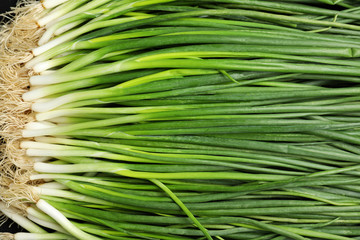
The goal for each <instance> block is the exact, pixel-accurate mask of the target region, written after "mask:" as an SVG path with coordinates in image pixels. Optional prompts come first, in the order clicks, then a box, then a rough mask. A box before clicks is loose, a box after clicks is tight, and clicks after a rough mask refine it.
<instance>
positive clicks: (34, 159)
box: [30, 157, 51, 162]
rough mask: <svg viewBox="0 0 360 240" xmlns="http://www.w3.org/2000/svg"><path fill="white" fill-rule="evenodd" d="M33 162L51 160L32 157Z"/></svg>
mask: <svg viewBox="0 0 360 240" xmlns="http://www.w3.org/2000/svg"><path fill="white" fill-rule="evenodd" d="M30 159H31V160H33V161H34V162H46V161H49V160H50V159H51V158H50V157H31V158H30Z"/></svg>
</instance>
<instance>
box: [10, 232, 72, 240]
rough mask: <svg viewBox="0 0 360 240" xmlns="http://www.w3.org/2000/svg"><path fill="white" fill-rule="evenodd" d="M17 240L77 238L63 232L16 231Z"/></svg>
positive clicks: (70, 239)
mask: <svg viewBox="0 0 360 240" xmlns="http://www.w3.org/2000/svg"><path fill="white" fill-rule="evenodd" d="M14 237H15V240H76V238H73V237H71V236H69V235H66V234H63V233H42V234H41V233H15V235H14Z"/></svg>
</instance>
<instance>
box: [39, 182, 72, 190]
mask: <svg viewBox="0 0 360 240" xmlns="http://www.w3.org/2000/svg"><path fill="white" fill-rule="evenodd" d="M39 187H40V188H50V189H68V187H66V186H65V185H64V184H61V183H58V182H48V183H43V184H40V185H39Z"/></svg>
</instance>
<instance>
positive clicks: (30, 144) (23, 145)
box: [20, 141, 83, 151]
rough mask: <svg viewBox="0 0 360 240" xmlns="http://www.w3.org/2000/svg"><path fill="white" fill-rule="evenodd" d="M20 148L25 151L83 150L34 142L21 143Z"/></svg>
mask: <svg viewBox="0 0 360 240" xmlns="http://www.w3.org/2000/svg"><path fill="white" fill-rule="evenodd" d="M20 148H25V149H29V148H32V149H42V150H63V151H64V150H82V149H83V148H79V147H72V146H66V145H60V144H51V143H43V142H35V141H22V142H21V143H20Z"/></svg>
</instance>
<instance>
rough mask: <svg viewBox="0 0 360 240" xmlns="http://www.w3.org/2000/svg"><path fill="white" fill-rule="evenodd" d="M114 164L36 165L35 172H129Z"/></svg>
mask: <svg viewBox="0 0 360 240" xmlns="http://www.w3.org/2000/svg"><path fill="white" fill-rule="evenodd" d="M116 165H117V164H112V163H108V164H107V163H100V164H96V163H93V164H66V165H58V164H57V165H55V164H50V163H35V164H34V170H35V171H37V172H42V173H85V172H100V171H101V172H120V171H123V170H127V169H125V168H122V167H118V166H116Z"/></svg>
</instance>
